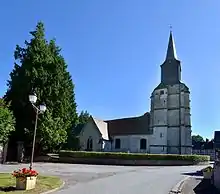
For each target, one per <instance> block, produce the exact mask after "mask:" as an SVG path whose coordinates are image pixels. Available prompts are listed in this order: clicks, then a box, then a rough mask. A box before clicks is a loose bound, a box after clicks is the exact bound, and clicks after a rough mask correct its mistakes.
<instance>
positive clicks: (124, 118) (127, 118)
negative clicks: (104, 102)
mask: <svg viewBox="0 0 220 194" xmlns="http://www.w3.org/2000/svg"><path fill="white" fill-rule="evenodd" d="M146 114H150V113H149V112H145V113H144V114H143V115H138V116H131V117H122V118H117V119H108V120H104V121H105V122H110V121H118V120H129V119H137V118H140V117H143V116H144V115H146Z"/></svg>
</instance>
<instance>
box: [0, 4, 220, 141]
mask: <svg viewBox="0 0 220 194" xmlns="http://www.w3.org/2000/svg"><path fill="white" fill-rule="evenodd" d="M39 20H42V21H43V22H44V23H45V27H46V35H47V38H48V39H51V38H53V37H55V38H56V39H57V43H58V44H59V46H60V47H61V48H62V54H63V56H64V57H65V59H66V62H67V63H68V70H69V71H70V73H71V75H72V78H73V81H74V83H75V93H76V101H77V104H78V110H88V111H89V112H90V113H91V114H93V115H94V116H96V117H98V118H101V119H111V118H118V117H127V116H136V115H141V114H143V113H145V112H147V111H149V109H150V95H151V92H152V91H153V89H154V87H156V85H157V84H158V83H159V82H160V65H161V63H162V62H163V60H164V58H165V53H166V48H167V44H168V36H169V26H170V25H172V26H173V35H174V39H175V43H176V49H177V55H178V57H179V59H180V60H181V62H182V78H183V81H184V82H185V83H186V84H187V85H188V86H189V87H190V90H191V105H192V111H191V113H192V126H193V127H192V130H193V133H195V134H197V133H199V134H201V135H203V136H205V137H209V138H211V137H212V136H213V131H214V130H216V129H219V128H220V120H219V118H220V100H219V96H220V89H219V88H220V76H219V72H220V25H219V24H220V23H219V21H220V1H219V0H213V1H207V0H194V1H191V0H185V1H177V0H167V1H163V0H152V1H148V0H147V1H146V0H65V1H60V0H47V1H45V0H38V1H30V0H23V1H16V0H7V1H2V2H1V6H0V21H1V26H2V27H1V30H0V44H1V51H0V59H1V64H0V66H1V70H0V96H2V95H4V93H5V91H6V89H7V86H6V80H7V79H8V78H9V73H10V72H11V70H12V68H13V51H14V48H15V45H16V44H19V45H23V43H24V40H25V39H28V38H29V37H30V36H29V34H28V32H29V31H31V30H33V29H34V28H35V25H36V23H37V22H38V21H39Z"/></svg>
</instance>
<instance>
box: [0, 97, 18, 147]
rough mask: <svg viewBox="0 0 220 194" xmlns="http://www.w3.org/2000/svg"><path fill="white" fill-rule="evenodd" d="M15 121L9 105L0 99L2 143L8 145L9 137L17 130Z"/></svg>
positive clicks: (0, 137) (0, 140) (0, 134)
mask: <svg viewBox="0 0 220 194" xmlns="http://www.w3.org/2000/svg"><path fill="white" fill-rule="evenodd" d="M14 125H15V119H14V115H13V113H12V112H11V111H10V110H9V105H8V104H6V103H5V102H4V100H3V99H1V98H0V143H3V144H4V143H6V142H7V140H8V137H9V135H10V134H11V132H12V131H14V130H15V127H14Z"/></svg>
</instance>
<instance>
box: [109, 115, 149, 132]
mask: <svg viewBox="0 0 220 194" xmlns="http://www.w3.org/2000/svg"><path fill="white" fill-rule="evenodd" d="M105 122H106V123H107V124H108V132H109V135H110V136H117V135H137V134H140V135H141V134H152V131H150V113H148V112H147V113H145V114H144V115H142V116H139V117H131V118H122V119H114V120H106V121H105Z"/></svg>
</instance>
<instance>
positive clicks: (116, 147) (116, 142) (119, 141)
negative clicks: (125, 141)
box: [115, 139, 121, 149]
mask: <svg viewBox="0 0 220 194" xmlns="http://www.w3.org/2000/svg"><path fill="white" fill-rule="evenodd" d="M120 148H121V140H120V139H115V149H120Z"/></svg>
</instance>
